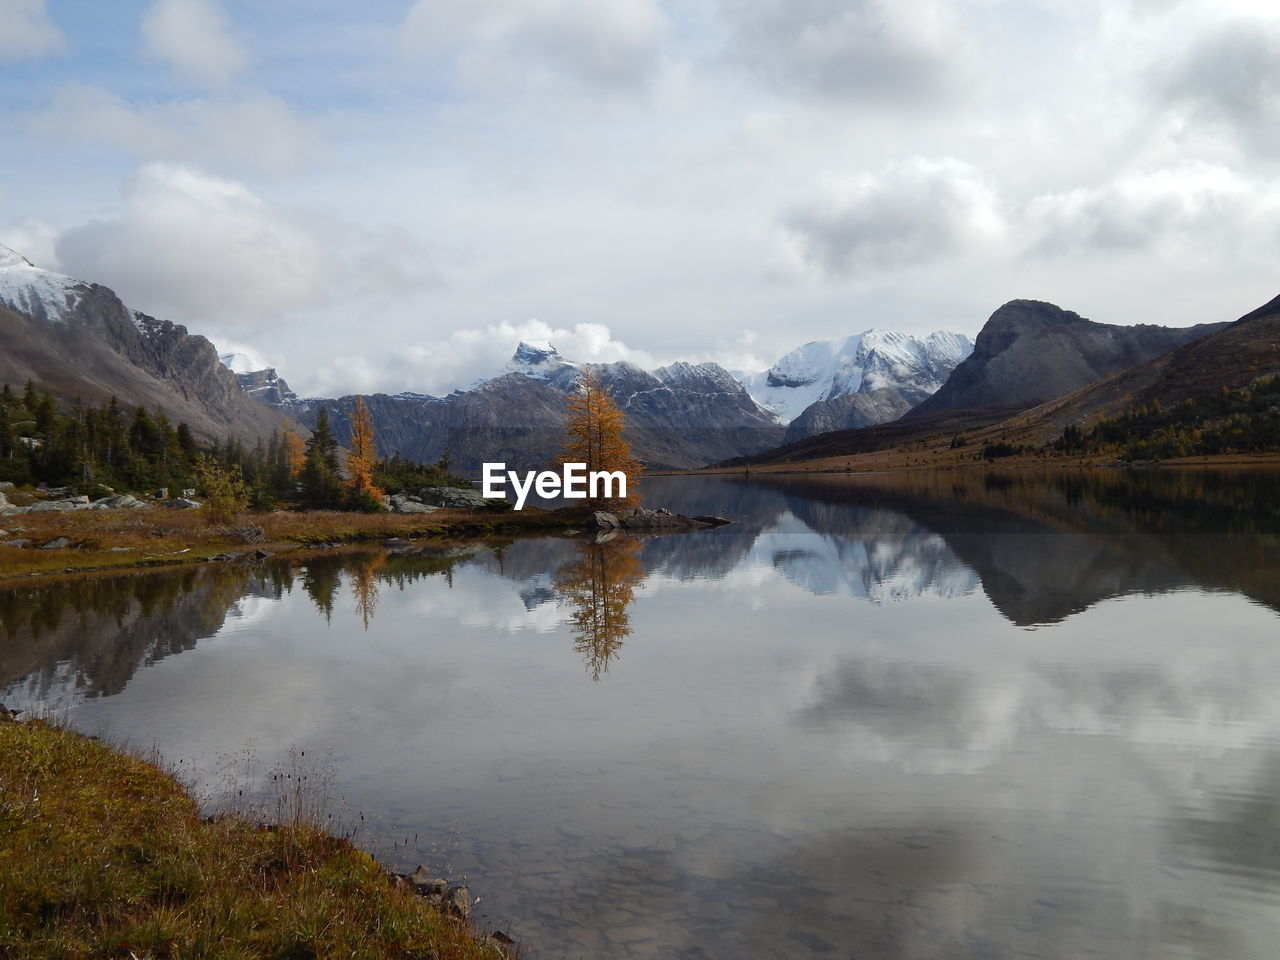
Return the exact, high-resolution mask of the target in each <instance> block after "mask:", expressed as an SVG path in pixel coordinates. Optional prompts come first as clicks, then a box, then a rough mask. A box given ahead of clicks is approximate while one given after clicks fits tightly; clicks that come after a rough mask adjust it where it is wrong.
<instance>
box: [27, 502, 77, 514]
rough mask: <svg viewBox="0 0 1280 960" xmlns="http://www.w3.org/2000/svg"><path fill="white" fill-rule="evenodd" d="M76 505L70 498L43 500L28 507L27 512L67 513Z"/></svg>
mask: <svg viewBox="0 0 1280 960" xmlns="http://www.w3.org/2000/svg"><path fill="white" fill-rule="evenodd" d="M75 508H76V505H75V504H74V503H72V502H71V501H70V500H42V501H41V502H40V503H33V504H32V505H31V506H29V507H27V508H26V512H27V513H55V512H57V513H65V512H66V511H68V510H74V509H75Z"/></svg>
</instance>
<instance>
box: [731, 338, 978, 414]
mask: <svg viewBox="0 0 1280 960" xmlns="http://www.w3.org/2000/svg"><path fill="white" fill-rule="evenodd" d="M972 352H973V343H972V341H970V339H969V338H968V337H966V336H964V335H963V334H959V333H948V332H945V331H938V332H936V333H931V334H929V335H928V336H926V337H923V338H918V337H913V336H911V335H910V334H906V333H899V332H897V331H894V330H876V329H871V330H866V331H863V332H862V333H857V334H854V335H853V336H849V337H837V338H836V339H834V340H814V341H811V342H809V343H806V344H805V345H804V346H802V347H797V348H796V349H795V350H792V351H791V352H790V353H788V354H787V355H786V356H784V357H782V358H781V359H780V360H779V361H778V362H777V363H775V364H774V365H773V366H772V367H770V368H769V369H768V370H762V371H758V372H755V373H746V374H742V375H740V376H739V380H740V382H741V383H742V385H743V386H744V387H745V388H746V389H747V392H748V393H750V394H751V396H752V397H753V398H754V399H755V401H756V402H757V403H758V404H760V405H761V406H762V407H764V408H765V409H766V410H769V411H771V412H772V413H773V414H774V415H775V416H777V417H778V419H779V420H781V421H783V422H784V423H790V422H791V421H792V420H794V419H795V418H796V417H798V416H800V414H801V413H803V412H804V411H805V410H806V409H807V408H808V407H810V406H811V405H812V404H815V403H819V402H821V401H823V400H830V399H833V398H834V397H842V396H844V395H846V394H850V393H870V392H871V391H872V390H879V389H884V388H891V387H905V386H910V387H912V388H915V389H917V390H923V391H926V392H928V393H933V392H934V391H936V390H937V389H938V388H939V387H941V386H942V383H943V381H945V380H946V378H947V377H948V376H949V375H950V373H951V371H952V370H953V369H955V366H956V364H958V363H959V362H960V361H961V360H963V359H964V358H965V357H967V356H968V355H969V354H970V353H972Z"/></svg>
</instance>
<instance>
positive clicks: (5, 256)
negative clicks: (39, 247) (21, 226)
mask: <svg viewBox="0 0 1280 960" xmlns="http://www.w3.org/2000/svg"><path fill="white" fill-rule="evenodd" d="M23 266H26V267H32V268H35V264H34V263H32V262H31V261H30V260H28V259H27V258H26V257H24V256H23V255H22V254H20V253H19V252H18V251H17V250H14V249H13V248H12V247H6V246H5V245H4V244H3V243H0V269H3V268H5V267H23Z"/></svg>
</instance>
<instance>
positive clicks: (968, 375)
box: [909, 300, 1224, 417]
mask: <svg viewBox="0 0 1280 960" xmlns="http://www.w3.org/2000/svg"><path fill="white" fill-rule="evenodd" d="M1223 326H1224V324H1211V323H1206V324H1199V325H1197V326H1194V327H1160V326H1156V325H1154V324H1137V325H1135V326H1116V325H1112V324H1106V323H1094V322H1093V321H1092V320H1086V319H1084V318H1083V317H1081V316H1080V315H1079V314H1076V313H1072V312H1071V311H1069V310H1063V309H1062V308H1061V307H1058V306H1055V305H1054V304H1052V303H1042V302H1040V301H1038V300H1011V301H1010V302H1008V303H1006V304H1005V305H1004V306H1002V307H1000V308H999V309H998V310H996V312H995V313H993V314H992V315H991V317H990V319H989V320H987V322H986V324H985V325H984V326H983V328H982V330H981V331H979V333H978V337H977V339H976V340H975V341H974V346H973V352H972V353H971V354H970V355H969V356H968V358H966V359H965V360H964V361H963V362H962V363H960V364H959V365H958V366H957V367H956V368H955V370H954V371H953V372H952V374H951V376H950V377H949V378H948V379H947V382H946V383H944V384H943V385H942V387H941V388H940V389H939V390H938V391H937V392H936V393H934V394H933V396H931V397H929V398H928V399H926V400H924V401H923V402H922V403H920V404H919V405H918V406H916V407H915V409H913V410H912V411H911V413H910V414H909V416H911V417H917V416H921V415H923V414H930V413H939V412H941V411H944V410H977V409H980V408H983V407H992V406H1011V405H1021V406H1024V407H1031V406H1034V405H1036V404H1039V403H1044V402H1045V401H1046V400H1051V399H1053V398H1054V397H1060V396H1062V395H1064V394H1067V393H1071V392H1072V391H1074V390H1079V389H1080V388H1081V387H1084V386H1087V385H1088V384H1090V383H1094V382H1095V381H1098V380H1101V379H1103V378H1105V377H1109V376H1111V375H1112V374H1115V373H1119V372H1120V371H1121V370H1125V369H1128V368H1129V367H1134V366H1137V365H1138V364H1142V363H1146V362H1147V361H1149V360H1153V359H1154V358H1156V357H1158V356H1160V355H1161V354H1163V353H1167V352H1168V351H1170V350H1172V349H1173V348H1174V347H1177V346H1180V345H1182V344H1184V343H1187V342H1189V341H1192V340H1197V339H1199V338H1201V337H1204V336H1206V335H1208V334H1210V333H1213V332H1214V331H1215V330H1220V329H1222V327H1223Z"/></svg>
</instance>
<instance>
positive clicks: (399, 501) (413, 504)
mask: <svg viewBox="0 0 1280 960" xmlns="http://www.w3.org/2000/svg"><path fill="white" fill-rule="evenodd" d="M388 507H389V509H390V510H391V511H392V512H393V513H434V512H435V511H436V510H439V509H440V508H439V507H437V506H433V505H432V504H429V503H423V502H422V498H421V497H411V496H409V495H408V494H404V493H397V494H394V495H393V496H391V497H390V498H389V500H388Z"/></svg>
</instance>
